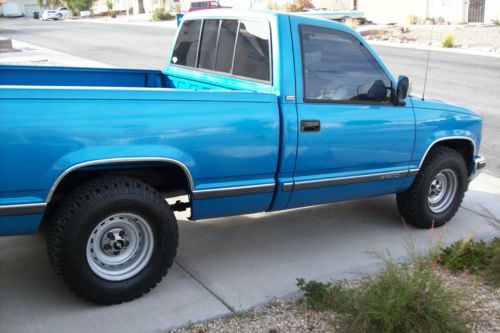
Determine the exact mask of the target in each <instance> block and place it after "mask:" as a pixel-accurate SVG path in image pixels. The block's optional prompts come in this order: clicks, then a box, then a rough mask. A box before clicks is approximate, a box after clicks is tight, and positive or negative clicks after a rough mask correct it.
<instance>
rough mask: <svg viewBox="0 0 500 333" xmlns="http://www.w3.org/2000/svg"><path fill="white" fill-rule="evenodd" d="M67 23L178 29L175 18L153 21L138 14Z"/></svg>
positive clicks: (84, 19) (91, 18) (146, 15)
mask: <svg viewBox="0 0 500 333" xmlns="http://www.w3.org/2000/svg"><path fill="white" fill-rule="evenodd" d="M65 21H66V22H85V23H103V24H130V25H144V26H151V27H159V28H168V29H177V20H176V18H175V16H174V18H173V19H172V20H168V21H152V20H151V14H137V15H129V16H128V17H127V15H119V16H117V17H116V18H111V17H110V16H101V17H89V18H83V19H67V20H65Z"/></svg>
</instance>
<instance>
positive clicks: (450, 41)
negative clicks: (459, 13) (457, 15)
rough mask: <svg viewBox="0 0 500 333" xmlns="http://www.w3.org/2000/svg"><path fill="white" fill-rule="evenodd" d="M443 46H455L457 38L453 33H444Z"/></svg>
mask: <svg viewBox="0 0 500 333" xmlns="http://www.w3.org/2000/svg"><path fill="white" fill-rule="evenodd" d="M441 47H443V48H451V47H455V38H454V37H453V33H451V32H448V33H446V35H444V38H443V40H442V41H441Z"/></svg>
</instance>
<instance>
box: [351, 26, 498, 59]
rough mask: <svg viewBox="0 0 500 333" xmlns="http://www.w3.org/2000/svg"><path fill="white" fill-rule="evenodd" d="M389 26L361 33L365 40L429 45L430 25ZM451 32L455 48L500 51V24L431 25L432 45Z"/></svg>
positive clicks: (438, 43) (438, 44)
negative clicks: (403, 30) (404, 30)
mask: <svg viewBox="0 0 500 333" xmlns="http://www.w3.org/2000/svg"><path fill="white" fill-rule="evenodd" d="M406 28H407V29H408V32H401V30H402V29H405V27H402V26H397V25H395V26H389V27H385V28H382V29H376V30H365V31H362V32H361V34H362V35H363V36H364V37H365V38H366V39H367V40H382V41H388V42H396V43H408V44H416V45H429V39H430V34H431V26H430V25H409V26H407V27H406ZM448 32H451V33H452V34H453V37H454V44H455V47H457V48H463V49H473V50H479V51H486V52H496V53H500V26H498V25H488V24H475V25H473V24H467V25H433V26H432V45H433V46H440V45H441V41H442V40H443V38H444V36H445V35H446V34H447V33H448Z"/></svg>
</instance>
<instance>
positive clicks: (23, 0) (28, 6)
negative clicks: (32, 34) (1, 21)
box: [0, 0, 41, 17]
mask: <svg viewBox="0 0 500 333" xmlns="http://www.w3.org/2000/svg"><path fill="white" fill-rule="evenodd" d="M40 10H41V9H40V7H38V6H37V4H36V0H0V13H1V14H2V15H4V16H12V17H16V16H23V15H25V16H33V12H39V11H40Z"/></svg>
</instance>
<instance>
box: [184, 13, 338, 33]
mask: <svg viewBox="0 0 500 333" xmlns="http://www.w3.org/2000/svg"><path fill="white" fill-rule="evenodd" d="M292 15H293V16H300V17H301V18H302V19H303V20H304V21H311V23H314V22H318V20H319V21H321V22H325V21H326V22H329V23H331V24H332V25H334V26H335V27H336V28H340V29H341V30H346V29H345V27H346V26H345V25H343V24H340V23H338V22H334V21H331V20H327V19H323V18H319V17H311V16H310V15H307V16H306V15H301V13H289V12H277V11H270V10H264V9H250V10H242V9H232V8H227V9H211V10H200V11H196V12H190V13H187V14H185V15H184V17H183V19H200V18H255V19H267V20H269V19H272V18H277V17H280V16H281V17H284V16H292Z"/></svg>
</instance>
